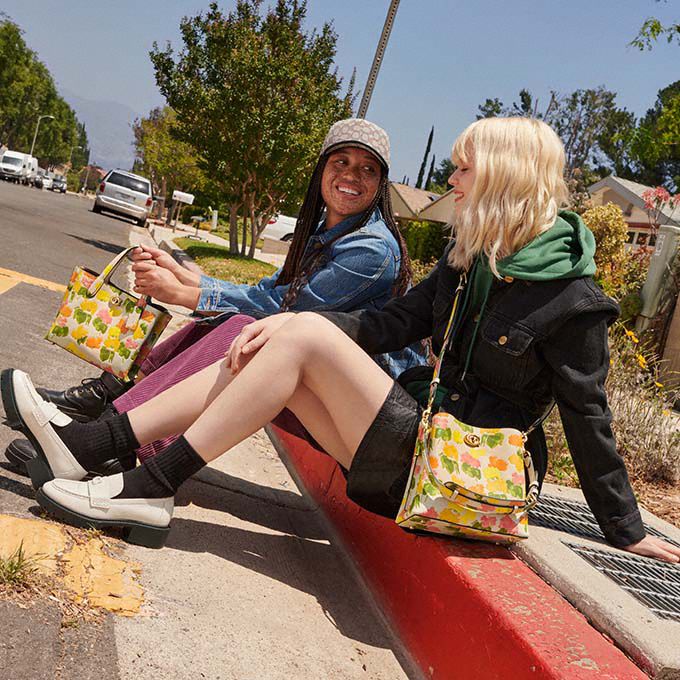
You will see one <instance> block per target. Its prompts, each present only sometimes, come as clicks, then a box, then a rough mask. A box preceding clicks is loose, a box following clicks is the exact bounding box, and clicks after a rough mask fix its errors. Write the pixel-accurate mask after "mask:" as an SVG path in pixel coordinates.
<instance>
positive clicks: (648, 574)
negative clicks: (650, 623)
mask: <svg viewBox="0 0 680 680" xmlns="http://www.w3.org/2000/svg"><path fill="white" fill-rule="evenodd" d="M565 545H566V546H568V547H569V548H571V549H572V550H573V551H574V552H575V553H576V554H577V555H580V556H581V557H582V558H583V559H584V560H586V562H588V563H589V564H591V565H592V566H593V567H595V569H597V570H598V571H599V572H600V573H602V574H604V575H605V576H608V577H609V578H610V579H611V580H612V581H614V582H615V583H617V584H618V585H620V586H621V587H622V588H623V589H624V590H625V591H627V592H629V593H630V594H631V595H632V596H633V597H634V598H635V599H636V600H639V601H640V602H642V604H644V605H645V606H646V607H647V608H648V609H651V611H652V612H653V613H654V614H655V615H656V616H658V617H659V618H661V619H670V620H671V621H677V622H678V623H680V569H678V567H677V566H676V565H672V564H663V563H662V562H657V561H656V560H652V559H650V558H648V557H637V556H635V555H626V554H624V553H613V552H609V551H606V550H597V549H595V548H586V547H585V546H582V545H574V544H572V543H566V542H565Z"/></svg>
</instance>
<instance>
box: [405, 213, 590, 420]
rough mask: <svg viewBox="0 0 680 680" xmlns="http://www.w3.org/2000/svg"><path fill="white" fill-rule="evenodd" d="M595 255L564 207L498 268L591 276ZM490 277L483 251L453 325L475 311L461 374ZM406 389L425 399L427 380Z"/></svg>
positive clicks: (535, 275) (526, 275)
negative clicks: (548, 226)
mask: <svg viewBox="0 0 680 680" xmlns="http://www.w3.org/2000/svg"><path fill="white" fill-rule="evenodd" d="M594 255H595V237H594V236H593V233H592V232H591V231H590V229H588V227H587V226H586V225H585V224H584V222H583V220H582V219H581V217H580V216H579V215H577V214H576V213H574V212H569V211H566V210H564V211H561V212H560V213H559V215H558V216H557V219H556V220H555V224H553V226H552V227H550V229H548V230H547V231H544V232H543V233H542V234H540V235H539V236H537V237H536V238H535V239H534V240H533V241H531V242H529V243H527V245H525V246H524V247H523V248H521V249H520V250H518V251H517V252H516V253H513V254H512V255H509V256H508V257H506V258H503V259H502V260H499V261H498V263H497V269H498V273H499V274H500V275H501V276H503V277H506V276H509V277H512V278H513V279H521V280H524V281H552V280H554V279H573V278H577V277H580V276H592V275H593V274H594V273H595V260H594V259H593V256H594ZM493 278H494V275H493V272H492V271H491V268H490V267H489V260H488V258H487V257H486V255H480V256H479V257H478V258H477V260H476V261H475V263H474V265H473V266H472V272H471V274H470V280H469V282H468V285H467V290H466V291H465V295H464V300H463V303H462V305H461V308H460V314H458V315H457V317H458V318H457V319H456V322H455V326H456V327H457V328H460V326H461V324H462V320H463V319H464V318H465V317H467V316H468V315H470V314H478V317H477V320H476V323H475V330H474V333H473V335H472V340H471V342H470V345H469V347H468V351H467V356H466V358H465V366H464V368H463V378H464V377H465V374H466V373H467V370H468V367H469V365H470V359H471V358H472V349H473V347H474V344H475V340H476V338H477V331H478V329H479V324H480V321H481V319H482V316H483V314H484V309H485V307H486V301H487V299H488V297H489V292H490V291H491V284H492V283H493ZM454 333H455V331H454ZM407 390H408V391H409V393H411V395H412V396H413V397H415V398H416V399H417V400H418V401H419V402H421V403H423V404H426V403H427V396H428V393H429V383H428V382H426V381H415V382H413V383H412V384H409V385H408V386H407ZM446 392H447V390H446V388H444V386H443V385H440V386H439V388H438V390H437V397H436V399H435V402H434V405H435V408H439V406H440V404H441V401H442V399H443V397H444V395H445V394H446Z"/></svg>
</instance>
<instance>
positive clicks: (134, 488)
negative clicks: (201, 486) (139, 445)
mask: <svg viewBox="0 0 680 680" xmlns="http://www.w3.org/2000/svg"><path fill="white" fill-rule="evenodd" d="M205 465H206V462H205V461H204V460H203V458H201V457H200V456H199V455H198V453H196V451H195V450H194V448H193V447H192V446H191V444H189V442H188V441H187V440H186V439H185V438H184V437H183V436H182V437H179V438H178V439H176V440H175V441H174V442H172V444H170V446H168V448H167V449H165V451H163V452H162V453H159V454H158V455H157V456H153V458H147V460H145V461H144V463H143V464H142V465H140V466H139V467H136V468H135V469H134V470H130V471H128V472H125V473H123V482H124V486H123V490H122V491H121V492H120V494H118V496H116V498H169V497H170V496H174V495H175V494H176V493H177V489H179V487H180V486H181V485H182V484H183V483H184V482H185V481H186V480H187V479H189V477H191V475H193V474H194V473H196V472H198V471H199V470H200V469H201V468H202V467H204V466H205Z"/></svg>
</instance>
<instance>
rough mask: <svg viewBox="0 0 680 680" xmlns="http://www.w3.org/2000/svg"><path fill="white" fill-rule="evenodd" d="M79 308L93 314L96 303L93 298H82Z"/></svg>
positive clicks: (95, 309)
mask: <svg viewBox="0 0 680 680" xmlns="http://www.w3.org/2000/svg"><path fill="white" fill-rule="evenodd" d="M80 308H81V309H82V310H83V311H85V312H88V313H90V314H94V313H95V312H96V311H97V303H96V302H95V301H94V300H83V301H82V302H81V303H80Z"/></svg>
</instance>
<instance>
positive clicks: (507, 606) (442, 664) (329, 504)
mask: <svg viewBox="0 0 680 680" xmlns="http://www.w3.org/2000/svg"><path fill="white" fill-rule="evenodd" d="M269 434H270V436H271V437H272V440H273V441H274V444H275V445H276V447H277V449H278V450H279V452H280V453H281V454H282V455H283V456H285V457H286V458H287V459H288V461H289V462H290V463H291V464H292V466H293V467H294V469H295V470H296V471H297V474H298V477H299V479H300V481H301V482H302V484H303V485H304V486H305V488H306V489H307V491H308V492H309V493H310V495H311V496H312V498H313V499H314V500H315V501H316V502H317V503H318V504H319V505H320V506H321V507H322V509H323V510H324V512H325V514H326V516H327V517H328V519H329V520H330V521H331V523H332V524H333V525H334V527H335V529H336V530H337V532H338V533H339V535H340V536H341V538H342V539H343V540H344V542H345V543H346V545H347V547H348V549H349V551H350V554H351V555H352V557H353V558H354V559H355V560H356V562H357V564H358V565H359V568H360V569H361V571H362V573H363V575H364V577H365V579H366V581H367V583H368V585H369V587H370V588H371V590H372V592H373V593H374V595H375V596H376V599H377V600H378V601H379V602H380V604H381V605H382V607H383V610H384V611H385V613H386V614H387V616H388V618H389V619H390V621H391V622H392V624H393V626H394V627H395V629H396V631H397V632H398V634H399V635H400V637H401V639H402V641H403V643H404V645H405V647H406V649H408V650H409V652H410V653H411V655H412V656H413V658H414V659H415V661H416V662H417V663H418V664H419V665H420V667H421V668H422V670H423V672H424V674H425V676H426V677H431V678H434V679H435V680H453V679H454V678H471V679H474V680H477V679H483V680H493V679H496V678H497V679H498V680H513V679H515V678H517V679H518V680H519V679H522V680H525V679H526V678H536V679H539V678H541V679H542V678H551V679H552V678H569V680H580V679H581V678H590V679H593V680H594V679H595V678H597V680H629V679H630V680H632V679H640V680H642V679H643V678H647V676H646V675H645V674H644V673H643V672H642V671H641V670H640V669H639V668H638V667H637V666H635V664H633V662H632V661H630V660H629V659H628V658H627V657H626V656H625V655H624V654H623V652H621V651H620V650H619V649H618V648H617V647H615V646H614V645H613V644H612V643H611V642H610V641H608V640H607V639H606V638H605V637H603V636H602V635H601V634H600V633H599V632H598V631H597V630H595V629H594V628H593V627H592V626H590V624H589V623H588V621H587V620H586V619H585V618H584V617H583V616H582V615H581V614H580V613H579V612H578V611H577V610H576V609H574V608H573V607H572V606H571V605H570V604H569V603H568V602H567V601H566V600H564V599H563V598H562V597H561V596H560V595H559V594H558V593H557V592H556V591H555V590H553V588H551V587H550V586H549V585H548V584H546V583H545V582H544V581H543V580H542V579H541V578H540V577H539V576H538V575H537V574H535V573H534V572H533V571H531V569H529V567H528V566H527V565H526V564H524V563H523V562H522V561H520V560H519V559H517V558H516V557H515V556H514V555H513V554H512V553H511V552H510V551H509V550H507V549H506V548H503V547H499V546H494V545H491V544H484V543H474V542H471V541H457V540H452V539H439V538H432V537H428V536H418V535H415V534H411V533H408V532H406V531H404V530H402V529H400V528H399V527H398V526H397V525H396V524H395V523H394V522H392V521H390V520H388V519H385V518H383V517H378V516H376V515H373V514H371V513H369V512H366V511H364V510H362V509H361V508H360V507H358V506H357V505H356V504H354V503H353V502H351V501H350V500H348V498H347V496H346V494H345V480H344V477H343V475H342V474H341V472H340V470H339V469H338V467H337V465H336V463H335V462H334V461H333V460H332V459H331V458H330V457H328V456H325V455H324V454H322V453H319V452H318V451H316V450H315V449H313V448H312V447H311V446H310V445H309V444H308V443H307V442H306V441H304V440H302V439H299V438H297V437H295V436H294V435H291V434H289V433H288V432H286V431H284V430H282V429H280V428H278V427H276V426H273V425H272V426H270V428H269Z"/></svg>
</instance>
